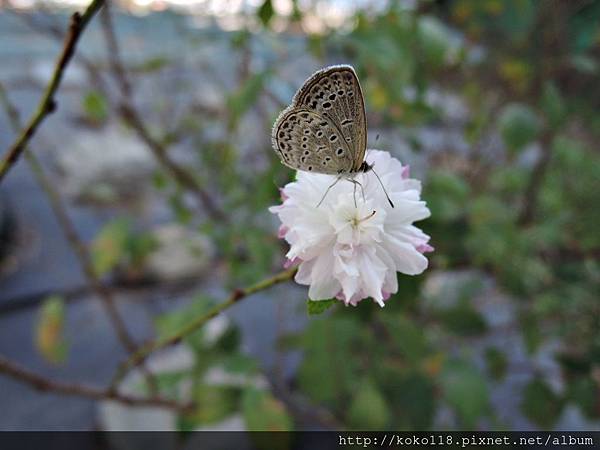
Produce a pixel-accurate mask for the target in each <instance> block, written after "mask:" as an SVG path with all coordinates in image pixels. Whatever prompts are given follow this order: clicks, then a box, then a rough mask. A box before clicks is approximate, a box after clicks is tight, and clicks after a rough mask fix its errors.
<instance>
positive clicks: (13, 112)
mask: <svg viewBox="0 0 600 450" xmlns="http://www.w3.org/2000/svg"><path fill="white" fill-rule="evenodd" d="M0 103H2V104H3V106H4V108H5V110H6V113H7V115H8V116H9V119H10V121H11V124H12V126H13V128H14V129H15V130H19V129H20V128H21V124H20V120H19V112H18V111H17V109H16V107H15V106H14V105H13V104H12V103H11V102H10V99H9V98H8V95H7V92H6V91H5V89H4V87H3V86H2V84H1V83H0ZM24 153H25V159H26V160H27V162H28V164H29V166H30V167H31V170H32V172H33V174H34V176H35V178H36V180H37V182H38V183H39V185H40V187H41V188H42V189H43V190H44V192H45V193H46V195H47V197H48V200H49V202H50V206H51V208H52V211H53V212H54V215H55V216H56V219H57V220H58V223H59V224H60V226H61V228H62V230H63V232H64V234H65V237H66V238H67V241H68V242H69V244H70V245H71V247H72V249H73V251H74V252H75V255H76V256H77V259H78V261H79V264H80V265H81V268H82V270H83V273H84V275H85V277H86V281H87V283H88V285H89V286H90V287H91V288H92V290H93V291H94V292H95V293H96V295H97V296H98V298H99V299H100V301H101V302H102V306H103V307H104V309H105V311H106V313H107V315H108V317H109V320H110V322H111V324H112V325H113V327H114V329H115V331H116V333H117V337H118V339H119V341H120V342H121V344H122V345H123V347H125V349H126V350H127V351H128V352H129V353H133V352H135V351H136V349H137V345H136V343H135V341H134V339H133V337H132V336H131V335H130V334H129V332H128V331H127V327H126V325H125V322H123V319H122V318H121V316H120V314H119V312H118V310H117V307H116V303H115V299H114V296H113V294H112V291H111V290H110V289H109V288H108V287H107V286H106V285H104V284H102V282H101V280H100V278H99V277H98V276H97V275H96V271H95V270H94V265H93V263H92V259H91V257H90V254H89V252H88V249H87V247H86V245H85V243H84V242H83V241H82V240H81V239H80V238H79V234H78V233H77V230H76V228H75V224H74V223H73V222H72V221H71V219H70V217H69V214H68V212H67V208H66V206H65V205H64V203H63V201H62V199H61V197H60V194H59V193H58V191H57V190H56V189H55V188H54V186H53V185H52V183H51V182H50V180H49V179H48V177H47V176H46V174H45V173H44V169H43V167H42V165H41V163H40V162H39V161H38V159H37V157H36V156H35V154H34V153H33V152H30V151H29V150H27V148H25V152H24ZM142 372H143V373H144V374H145V376H146V379H147V381H148V385H149V386H150V388H151V389H152V390H153V391H155V388H156V383H155V381H154V379H153V377H152V375H151V374H150V373H149V372H148V371H147V370H146V369H145V368H142Z"/></svg>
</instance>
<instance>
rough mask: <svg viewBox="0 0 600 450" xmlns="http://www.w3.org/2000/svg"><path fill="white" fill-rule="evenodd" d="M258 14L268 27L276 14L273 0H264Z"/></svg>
mask: <svg viewBox="0 0 600 450" xmlns="http://www.w3.org/2000/svg"><path fill="white" fill-rule="evenodd" d="M256 14H257V15H258V18H259V19H260V21H261V22H262V24H263V25H264V26H265V27H268V26H269V23H270V22H271V19H272V18H273V16H274V15H275V10H274V9H273V2H272V0H264V2H263V4H262V5H260V8H258V11H257V12H256Z"/></svg>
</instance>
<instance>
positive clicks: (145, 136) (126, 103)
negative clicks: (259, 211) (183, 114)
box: [101, 4, 227, 222]
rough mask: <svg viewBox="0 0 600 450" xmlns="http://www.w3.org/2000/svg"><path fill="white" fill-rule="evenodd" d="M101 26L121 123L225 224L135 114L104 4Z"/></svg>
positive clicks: (209, 200) (205, 194) (213, 204)
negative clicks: (114, 82)
mask: <svg viewBox="0 0 600 450" xmlns="http://www.w3.org/2000/svg"><path fill="white" fill-rule="evenodd" d="M101 25H102V30H103V33H104V38H105V40H106V45H107V50H108V55H109V64H110V68H111V72H112V74H113V77H114V78H115V80H116V81H117V84H118V85H119V90H120V91H121V105H120V107H119V109H118V111H119V113H120V115H121V117H122V118H123V120H124V121H125V122H126V123H127V124H128V125H129V126H130V127H131V128H132V129H133V130H134V131H135V132H136V133H137V134H138V136H139V137H140V139H142V141H144V143H145V144H146V145H147V146H148V148H149V149H150V151H151V152H152V154H153V156H154V157H155V158H156V160H157V161H158V162H159V163H160V164H161V165H162V166H163V167H164V168H165V169H167V171H168V172H169V173H170V174H171V176H172V177H173V178H174V179H175V180H176V181H177V182H178V183H179V184H180V185H181V186H182V187H183V188H185V189H187V190H189V191H190V192H192V193H193V194H195V195H196V197H197V199H198V201H199V203H200V205H201V206H202V207H203V208H204V209H205V210H206V213H207V214H208V215H209V216H210V217H212V218H213V219H215V220H219V221H221V222H222V221H225V220H227V216H226V215H225V214H224V212H223V211H222V210H221V209H220V208H219V207H218V205H217V204H216V202H214V201H213V199H212V197H211V195H210V194H209V193H208V192H207V191H205V190H204V187H203V186H202V185H201V184H200V183H199V181H198V180H197V179H196V178H195V177H194V176H193V175H192V174H191V173H189V172H188V171H187V170H186V169H184V168H182V167H181V166H179V165H178V164H177V163H176V162H175V161H174V160H173V159H172V158H171V157H170V156H169V153H168V149H167V147H166V146H165V145H164V144H163V143H162V142H161V141H160V140H158V139H156V138H154V137H153V136H152V134H151V133H150V131H149V130H148V128H147V127H146V125H145V124H144V121H143V120H142V119H141V116H140V114H139V113H138V111H137V109H136V107H135V104H134V101H133V98H132V97H133V95H132V94H133V88H132V85H131V83H130V82H129V79H128V77H127V72H126V70H125V67H124V65H123V63H122V60H121V54H120V49H119V45H118V41H117V38H116V35H115V30H114V26H113V23H112V17H111V12H110V9H109V5H108V4H107V5H106V7H105V8H104V10H103V11H102V14H101Z"/></svg>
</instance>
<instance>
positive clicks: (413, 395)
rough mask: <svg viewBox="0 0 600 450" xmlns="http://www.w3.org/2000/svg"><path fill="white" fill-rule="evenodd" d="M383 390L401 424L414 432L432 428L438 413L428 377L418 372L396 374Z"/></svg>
mask: <svg viewBox="0 0 600 450" xmlns="http://www.w3.org/2000/svg"><path fill="white" fill-rule="evenodd" d="M383 389H384V393H385V397H386V398H387V399H388V402H389V403H390V405H391V406H392V408H393V411H394V412H393V413H394V416H398V420H399V421H400V423H402V424H403V425H404V426H407V427H409V428H410V429H412V430H425V429H428V428H429V427H430V426H431V422H432V420H433V416H434V414H435V411H436V400H435V397H436V392H435V387H434V385H433V383H432V382H431V380H430V379H429V378H428V377H426V376H424V375H423V374H421V373H418V372H416V371H412V372H410V373H405V374H402V375H399V374H396V376H395V379H394V380H393V381H390V382H388V383H386V384H385V385H384V387H383ZM395 420H396V419H395ZM395 423H396V422H395Z"/></svg>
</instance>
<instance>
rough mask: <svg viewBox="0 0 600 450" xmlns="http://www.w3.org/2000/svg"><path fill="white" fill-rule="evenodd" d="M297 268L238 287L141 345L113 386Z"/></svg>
mask: <svg viewBox="0 0 600 450" xmlns="http://www.w3.org/2000/svg"><path fill="white" fill-rule="evenodd" d="M296 270H297V269H296V268H293V269H289V270H285V271H283V272H279V273H278V274H276V275H274V276H272V277H269V278H266V279H264V280H262V281H259V282H258V283H256V284H253V285H252V286H249V287H247V288H244V289H236V290H235V291H233V292H232V293H231V295H230V296H229V298H228V299H227V300H225V301H224V302H222V303H219V304H218V305H215V306H214V307H213V308H211V309H210V310H209V311H208V312H206V313H205V314H203V315H201V316H198V317H196V318H195V319H193V320H191V321H190V322H189V323H188V324H187V325H185V326H184V327H182V328H181V329H180V330H178V331H177V332H176V333H173V334H170V335H169V336H167V337H164V338H162V339H158V340H155V341H151V342H149V343H147V344H146V345H144V346H142V347H140V349H139V350H138V351H137V352H135V353H134V354H133V355H131V356H130V357H129V358H128V359H127V360H126V361H124V362H123V364H121V365H120V366H119V368H118V369H117V372H116V374H115V377H114V378H113V381H112V382H111V386H113V387H115V386H118V384H119V383H120V382H121V380H122V379H123V378H124V377H125V375H126V374H127V372H128V371H129V370H130V369H131V368H133V367H136V366H139V365H140V364H142V363H143V362H144V361H145V360H146V358H147V357H148V356H149V355H150V354H151V353H154V352H156V351H158V350H161V349H163V348H165V347H169V346H171V345H174V344H177V343H179V342H181V340H182V339H183V338H185V337H186V336H189V335H190V334H192V333H193V332H194V331H196V330H198V329H199V328H200V327H202V326H203V325H204V324H205V323H206V322H208V321H209V320H210V319H212V318H214V317H216V316H218V315H219V314H221V313H222V312H223V311H225V310H226V309H228V308H229V307H231V306H233V305H235V304H236V303H237V302H239V301H240V300H242V299H243V298H245V297H249V296H251V295H253V294H255V293H257V292H259V291H264V290H265V289H268V288H270V287H272V286H275V285H276V284H279V283H283V282H285V281H289V280H291V279H292V278H293V277H294V275H295V274H296Z"/></svg>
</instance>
